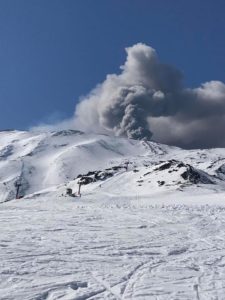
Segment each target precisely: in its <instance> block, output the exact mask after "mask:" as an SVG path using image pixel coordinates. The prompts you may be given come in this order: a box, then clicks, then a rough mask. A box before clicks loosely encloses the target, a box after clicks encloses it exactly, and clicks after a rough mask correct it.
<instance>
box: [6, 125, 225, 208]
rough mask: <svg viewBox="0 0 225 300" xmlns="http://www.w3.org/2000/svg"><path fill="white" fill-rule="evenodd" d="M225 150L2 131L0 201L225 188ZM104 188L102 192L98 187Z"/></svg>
mask: <svg viewBox="0 0 225 300" xmlns="http://www.w3.org/2000/svg"><path fill="white" fill-rule="evenodd" d="M224 166H225V149H211V150H189V151H188V150H182V149H179V148H176V147H169V146H166V145H160V144H157V143H154V142H149V141H136V140H128V139H125V138H116V137H109V136H106V135H96V134H84V133H82V132H80V131H75V130H66V131H55V132H48V133H33V132H21V131H7V132H4V131H3V132H0V191H1V199H0V200H1V202H4V201H9V200H12V199H15V197H16V193H17V186H16V185H18V184H19V185H20V186H19V196H20V197H21V196H22V197H32V194H34V193H35V194H36V195H37V194H39V195H42V194H43V193H44V194H45V195H46V194H47V193H55V194H56V195H59V194H62V193H64V192H65V190H66V188H72V190H73V192H76V190H78V184H79V182H82V180H83V182H82V183H89V184H83V185H82V187H81V188H82V194H83V195H85V194H86V193H89V194H90V193H103V192H105V193H110V194H111V195H117V194H118V193H119V194H120V195H121V194H122V195H127V196H132V195H133V196H137V195H138V197H140V196H141V195H142V196H144V195H145V196H147V195H150V194H152V193H156V192H160V193H161V192H163V191H164V192H168V191H174V190H183V189H187V188H190V187H191V186H192V187H193V186H194V188H196V186H199V187H200V188H201V189H206V190H211V191H215V190H216V191H220V190H221V191H222V190H224V189H225V181H224V179H225V167H224ZM99 187H101V191H100V190H99Z"/></svg>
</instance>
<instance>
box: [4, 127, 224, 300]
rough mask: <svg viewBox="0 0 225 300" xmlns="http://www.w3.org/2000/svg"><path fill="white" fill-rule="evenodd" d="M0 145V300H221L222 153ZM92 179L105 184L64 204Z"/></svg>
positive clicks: (118, 144) (30, 137) (114, 142)
mask: <svg viewBox="0 0 225 300" xmlns="http://www.w3.org/2000/svg"><path fill="white" fill-rule="evenodd" d="M0 145H1V146H0V191H1V202H2V203H1V204H0V227H1V231H0V261H1V268H0V299H4V300H14V299H17V300H31V299H36V300H45V299H46V300H53V299H55V300H56V299H60V300H78V299H80V300H84V299H141V300H142V299H150V300H151V299H158V300H168V299H173V300H175V299H179V300H180V299H197V300H198V299H201V300H202V299H205V300H206V299H207V300H208V299H212V300H213V299H224V295H225V268H224V266H225V255H224V248H225V239H224V228H225V227H224V226H225V188H224V187H225V186H224V181H223V174H222V173H221V176H219V175H218V174H219V173H218V172H219V171H218V169H219V168H220V167H221V166H223V165H224V160H225V149H212V150H191V151H187V150H182V149H179V148H175V147H169V146H166V145H159V144H156V143H152V142H151V143H150V142H143V141H134V140H127V139H123V138H115V137H108V136H104V135H94V134H90V135H89V134H83V133H81V132H74V131H69V132H68V131H64V132H53V133H32V132H19V131H15V132H1V133H0ZM128 161H129V165H128V170H126V168H125V165H126V162H128ZM168 162H169V163H168ZM181 163H182V164H181ZM165 165H167V167H166V168H165ZM162 166H163V167H162ZM190 166H191V167H190ZM113 167H114V169H113ZM190 168H193V170H194V171H195V172H196V173H194V174H197V175H196V176H197V177H196V178H197V181H196V183H194V182H193V181H191V180H190V178H188V179H184V178H183V177H182V176H181V175H182V174H183V173H184V172H186V171H190ZM107 169H108V170H107ZM221 170H222V171H223V167H222V168H221ZM89 171H101V172H103V173H105V174H107V172H111V173H112V175H113V176H111V177H107V176H106V177H104V180H100V179H98V180H94V181H93V182H92V183H90V184H87V185H82V186H81V194H82V197H67V196H66V195H65V190H66V188H68V187H71V188H72V189H73V191H74V192H76V191H77V190H78V182H79V180H80V177H79V178H76V177H77V175H79V174H83V175H85V174H87V173H88V172H89ZM198 175H199V176H198ZM202 176H203V177H204V176H205V177H204V178H203V177H202ZM92 177H93V178H94V175H93V176H92ZM202 178H203V179H204V180H203V179H202ZM205 178H206V179H209V180H211V181H212V182H213V183H211V184H210V183H206V184H205ZM18 179H19V180H21V182H22V192H23V196H24V198H22V199H17V200H16V199H15V186H14V183H15V180H18ZM162 181H164V182H165V183H164V184H161V183H160V182H162ZM206 181H207V180H206ZM207 182H208V181H207Z"/></svg>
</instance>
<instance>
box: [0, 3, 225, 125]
mask: <svg viewBox="0 0 225 300" xmlns="http://www.w3.org/2000/svg"><path fill="white" fill-rule="evenodd" d="M224 11H225V1H224V0H214V1H210V0H188V1H187V0H171V1H167V0H10V1H9V0H0V103H1V108H0V129H6V128H17V129H26V128H28V127H30V126H34V125H36V124H38V123H40V122H51V121H54V120H56V119H61V118H67V117H70V116H72V114H73V112H74V107H75V104H76V102H77V101H78V99H79V97H80V96H81V95H85V94H87V93H88V92H89V91H90V90H91V89H92V88H94V87H95V85H96V84H97V83H99V82H101V81H103V80H104V78H105V76H106V75H107V74H108V73H118V72H119V66H120V65H122V64H123V63H124V59H125V57H126V54H125V51H124V48H125V47H127V46H131V45H133V44H135V43H137V42H143V43H146V44H148V45H150V46H152V47H153V48H155V49H156V50H157V53H158V55H159V57H160V60H161V61H163V62H166V63H169V64H172V65H175V66H176V67H177V68H178V69H180V70H181V71H182V72H183V74H184V76H185V85H186V86H190V87H195V86H198V85H199V84H201V83H202V82H205V81H209V80H220V81H222V82H225V72H224V70H225V55H224V49H225V38H224V37H225V18H224Z"/></svg>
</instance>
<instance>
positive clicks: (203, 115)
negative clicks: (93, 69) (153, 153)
mask: <svg viewBox="0 0 225 300" xmlns="http://www.w3.org/2000/svg"><path fill="white" fill-rule="evenodd" d="M126 52H127V58H126V61H125V64H124V65H123V66H122V67H121V73H120V74H119V75H116V74H112V75H107V77H106V79H105V81H104V82H102V83H101V84H99V85H98V86H97V87H96V88H95V89H94V90H93V91H91V93H90V94H89V95H88V96H86V97H85V98H83V99H82V100H81V101H80V103H79V104H78V105H77V106H76V110H75V121H74V123H75V126H76V127H79V128H80V129H82V130H86V131H94V132H101V131H103V132H111V133H113V134H115V135H116V136H126V137H128V138H134V139H154V140H155V141H158V142H162V143H167V144H173V145H177V146H182V147H186V148H196V147H200V148H202V147H219V146H225V138H224V128H225V85H224V83H222V82H220V81H210V82H206V83H203V84H202V85H201V86H200V87H197V88H193V89H190V88H186V87H184V85H183V80H182V79H183V78H182V74H181V72H180V71H179V70H177V69H176V68H174V67H173V66H170V65H168V64H164V63H161V62H160V60H159V58H158V56H157V54H156V51H155V50H154V49H153V48H151V47H149V46H147V45H145V44H141V43H139V44H136V45H134V46H132V47H129V48H126Z"/></svg>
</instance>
